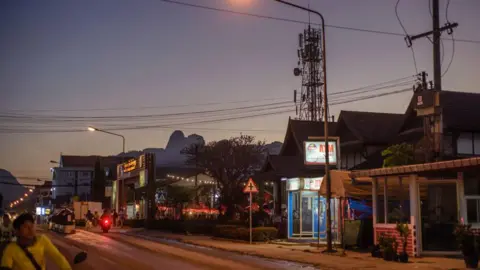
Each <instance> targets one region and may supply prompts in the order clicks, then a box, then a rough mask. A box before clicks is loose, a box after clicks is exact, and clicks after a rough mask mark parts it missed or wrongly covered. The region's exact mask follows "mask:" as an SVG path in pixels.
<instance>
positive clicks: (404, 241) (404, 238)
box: [397, 223, 410, 263]
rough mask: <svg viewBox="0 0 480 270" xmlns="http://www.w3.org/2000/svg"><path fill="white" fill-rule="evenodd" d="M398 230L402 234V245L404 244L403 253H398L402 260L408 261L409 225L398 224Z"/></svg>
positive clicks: (399, 258)
mask: <svg viewBox="0 0 480 270" xmlns="http://www.w3.org/2000/svg"><path fill="white" fill-rule="evenodd" d="M397 232H398V234H399V235H400V238H401V240H402V246H403V249H402V253H400V254H399V255H398V260H399V261H400V262H403V263H407V262H408V253H407V243H408V242H407V239H408V236H409V235H410V230H409V229H408V225H407V224H402V223H399V224H397Z"/></svg>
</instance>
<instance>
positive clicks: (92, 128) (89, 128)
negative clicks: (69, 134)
mask: <svg viewBox="0 0 480 270" xmlns="http://www.w3.org/2000/svg"><path fill="white" fill-rule="evenodd" d="M95 130H97V129H96V128H94V127H88V131H95Z"/></svg>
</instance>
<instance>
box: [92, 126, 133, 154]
mask: <svg viewBox="0 0 480 270" xmlns="http://www.w3.org/2000/svg"><path fill="white" fill-rule="evenodd" d="M88 130H89V131H98V132H102V133H106V134H110V135H113V136H117V137H120V138H122V153H125V137H124V136H123V135H120V134H117V133H113V132H110V131H106V130H103V129H99V128H96V127H92V126H90V127H88Z"/></svg>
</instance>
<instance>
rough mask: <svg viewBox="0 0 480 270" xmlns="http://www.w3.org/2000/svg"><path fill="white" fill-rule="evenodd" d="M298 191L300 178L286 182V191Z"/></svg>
mask: <svg viewBox="0 0 480 270" xmlns="http://www.w3.org/2000/svg"><path fill="white" fill-rule="evenodd" d="M299 189H300V178H290V179H288V180H287V190H288V191H293V190H299Z"/></svg>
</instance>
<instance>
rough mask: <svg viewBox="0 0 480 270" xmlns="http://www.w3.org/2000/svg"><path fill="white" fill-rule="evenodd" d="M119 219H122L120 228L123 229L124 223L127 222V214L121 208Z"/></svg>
mask: <svg viewBox="0 0 480 270" xmlns="http://www.w3.org/2000/svg"><path fill="white" fill-rule="evenodd" d="M118 218H119V219H120V224H119V225H120V228H123V222H124V221H125V213H124V212H123V209H122V208H120V210H119V211H118Z"/></svg>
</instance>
